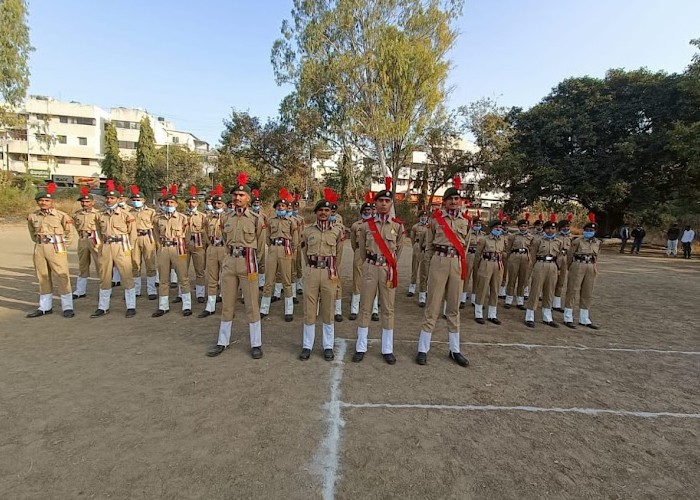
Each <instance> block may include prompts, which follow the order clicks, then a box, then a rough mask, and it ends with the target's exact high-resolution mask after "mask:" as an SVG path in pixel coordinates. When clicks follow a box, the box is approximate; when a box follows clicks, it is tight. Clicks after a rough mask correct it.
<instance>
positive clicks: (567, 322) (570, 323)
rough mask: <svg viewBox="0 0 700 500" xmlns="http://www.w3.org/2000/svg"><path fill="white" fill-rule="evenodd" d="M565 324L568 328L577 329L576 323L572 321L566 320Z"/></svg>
mask: <svg viewBox="0 0 700 500" xmlns="http://www.w3.org/2000/svg"><path fill="white" fill-rule="evenodd" d="M564 326H565V327H567V328H571V329H572V330H576V325H574V323H573V322H572V321H565V322H564Z"/></svg>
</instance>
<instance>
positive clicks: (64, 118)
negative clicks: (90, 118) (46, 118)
mask: <svg viewBox="0 0 700 500" xmlns="http://www.w3.org/2000/svg"><path fill="white" fill-rule="evenodd" d="M58 121H59V122H61V123H68V117H67V116H59V117H58Z"/></svg>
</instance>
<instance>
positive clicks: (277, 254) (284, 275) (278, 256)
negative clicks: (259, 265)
mask: <svg viewBox="0 0 700 500" xmlns="http://www.w3.org/2000/svg"><path fill="white" fill-rule="evenodd" d="M293 257H294V255H293V254H292V255H287V254H285V253H284V245H271V246H270V248H269V250H268V252H267V258H266V259H265V286H264V287H263V297H272V289H273V288H274V287H275V282H277V278H278V277H279V278H280V280H281V283H282V287H283V289H284V296H285V297H292V296H293V295H294V294H293V293H292V260H293Z"/></svg>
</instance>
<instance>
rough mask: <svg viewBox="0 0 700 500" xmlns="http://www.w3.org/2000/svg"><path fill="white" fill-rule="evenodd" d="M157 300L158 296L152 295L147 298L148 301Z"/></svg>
mask: <svg viewBox="0 0 700 500" xmlns="http://www.w3.org/2000/svg"><path fill="white" fill-rule="evenodd" d="M157 298H158V295H156V294H155V293H152V294H150V295H149V296H148V300H156V299H157Z"/></svg>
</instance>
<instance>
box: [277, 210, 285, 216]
mask: <svg viewBox="0 0 700 500" xmlns="http://www.w3.org/2000/svg"><path fill="white" fill-rule="evenodd" d="M276 213H277V217H286V216H287V211H286V210H277V211H276Z"/></svg>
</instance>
